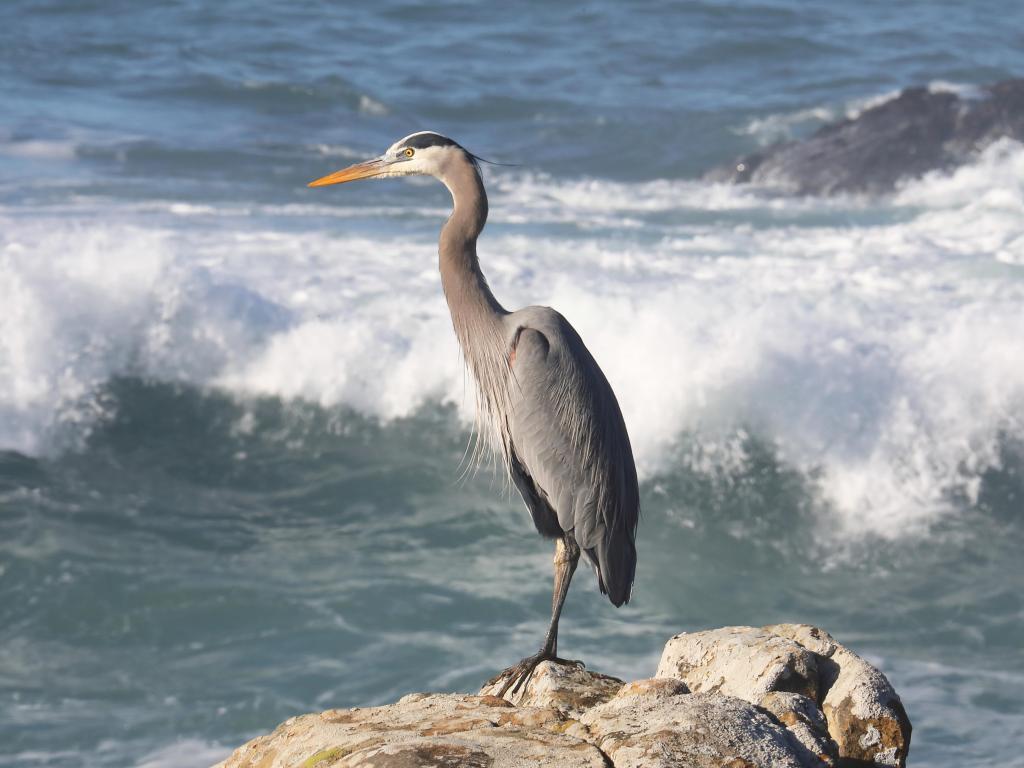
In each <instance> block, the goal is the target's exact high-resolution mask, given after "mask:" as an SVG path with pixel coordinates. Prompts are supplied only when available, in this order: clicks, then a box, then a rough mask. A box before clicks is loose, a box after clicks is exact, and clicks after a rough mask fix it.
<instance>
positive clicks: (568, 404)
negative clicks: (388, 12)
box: [309, 131, 640, 696]
mask: <svg viewBox="0 0 1024 768" xmlns="http://www.w3.org/2000/svg"><path fill="white" fill-rule="evenodd" d="M477 160H478V158H476V157H475V156H474V155H472V154H470V153H469V152H467V151H466V150H465V149H463V148H462V147H461V146H459V145H458V144H457V143H456V142H454V141H452V140H451V139H449V138H447V137H445V136H441V135H440V134H437V133H432V132H430V131H422V132H420V133H414V134H412V135H410V136H406V137H405V138H404V139H401V140H399V141H397V142H395V143H394V144H392V145H391V146H390V147H389V148H388V150H387V152H385V153H384V154H383V155H381V156H380V157H376V158H374V159H372V160H367V161H366V162H363V163H357V164H356V165H353V166H350V167H348V168H345V169H343V170H340V171H337V172H335V173H332V174H330V175H328V176H324V177H323V178H320V179H317V180H316V181H313V182H311V183H310V185H309V186H311V187H323V186H327V185H330V184H341V183H344V182H347V181H355V180H357V179H370V178H387V177H392V176H410V175H424V176H433V177H434V178H436V179H438V180H439V181H441V182H442V183H443V184H444V185H445V186H446V187H448V190H449V191H450V192H451V195H452V201H453V204H454V209H453V211H452V214H451V216H450V217H449V218H448V221H447V222H446V223H445V225H444V227H443V228H442V229H441V238H440V246H439V254H440V269H441V285H442V286H443V287H444V295H445V298H446V299H447V300H448V308H449V310H450V311H451V316H452V324H453V325H454V326H455V335H456V336H457V337H458V340H459V345H460V346H461V347H462V353H463V356H464V357H465V360H466V363H467V365H468V367H469V370H470V372H471V373H472V375H473V379H474V380H475V382H476V393H477V416H478V424H479V425H481V426H482V427H483V429H484V430H485V431H489V432H490V433H491V436H492V437H493V438H495V443H496V444H497V447H498V450H499V452H500V455H501V458H502V459H503V462H504V466H505V468H506V470H507V471H508V473H509V474H510V475H511V478H512V480H513V482H514V483H515V485H516V487H517V488H518V489H519V492H520V493H521V494H522V496H523V500H524V501H525V502H526V506H527V507H528V508H529V510H530V514H531V515H532V516H533V523H534V525H535V526H536V527H537V531H538V532H539V533H540V534H541V536H544V537H545V538H548V539H554V540H555V585H554V595H553V597H552V610H551V623H550V625H549V627H548V631H547V635H546V637H545V639H544V645H543V646H542V647H541V649H540V651H539V652H538V653H535V654H534V655H532V656H528V657H526V658H525V659H523V660H522V661H521V662H519V663H518V664H516V665H513V666H512V667H509V668H508V669H506V670H505V671H504V672H502V673H501V675H498V676H497V677H496V678H494V680H493V681H492V683H496V682H498V681H500V680H502V678H504V679H505V680H504V685H503V686H502V688H501V690H500V695H502V696H504V695H505V693H506V692H508V691H509V690H510V689H511V691H512V693H513V694H514V693H515V692H516V691H517V690H518V689H519V688H520V687H521V686H522V685H524V684H525V683H526V682H527V681H528V680H529V678H530V676H531V675H532V674H533V670H534V669H535V668H536V666H537V665H538V664H539V663H540V662H542V661H545V660H547V661H553V662H556V663H561V664H568V663H575V662H569V661H566V660H564V659H560V658H559V657H558V655H557V650H558V618H559V616H560V614H561V612H562V604H563V603H564V602H565V596H566V593H567V592H568V591H569V582H570V580H571V579H572V575H573V572H574V571H575V570H576V563H577V562H578V561H579V558H580V553H581V552H582V553H583V556H584V557H586V558H587V560H588V561H589V562H590V563H591V565H593V567H594V569H595V570H596V571H597V583H598V587H599V588H600V590H601V593H602V594H606V595H608V599H609V600H611V602H612V604H613V605H615V606H616V607H618V606H620V605H622V604H623V603H625V602H627V601H628V600H629V595H630V591H631V589H632V586H633V576H634V574H635V572H636V545H635V539H636V526H637V520H638V518H639V515H640V498H639V491H638V489H637V479H636V467H635V465H634V463H633V451H632V449H631V448H630V445H629V436H628V435H627V434H626V425H625V423H624V422H623V420H622V412H621V411H620V410H619V404H618V402H617V401H616V400H615V394H614V393H613V392H612V388H611V386H610V385H609V384H608V380H607V379H605V377H604V374H603V373H602V372H601V369H600V368H599V367H598V365H597V363H596V362H595V361H594V358H593V357H592V356H591V354H590V352H589V351H588V350H587V348H586V347H585V346H584V344H583V341H582V340H581V339H580V337H579V335H578V334H577V333H576V331H575V330H574V329H573V327H572V326H571V325H569V322H568V321H567V320H566V319H565V318H564V317H562V316H561V315H560V314H559V313H558V312H556V311H555V310H553V309H551V308H550V307H526V308H525V309H520V310H516V311H515V312H509V311H507V310H506V309H504V308H503V307H502V306H501V304H499V303H498V301H497V299H495V298H494V294H492V293H491V290H490V288H489V287H488V285H487V280H486V279H485V278H484V276H483V273H482V272H481V271H480V263H479V261H478V259H477V253H476V242H477V237H478V236H479V235H480V232H481V230H483V228H484V223H485V222H486V221H487V194H486V192H484V185H483V181H482V180H481V178H480V168H479V165H478V162H477Z"/></svg>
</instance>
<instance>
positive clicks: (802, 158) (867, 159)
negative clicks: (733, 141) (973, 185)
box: [705, 79, 1024, 195]
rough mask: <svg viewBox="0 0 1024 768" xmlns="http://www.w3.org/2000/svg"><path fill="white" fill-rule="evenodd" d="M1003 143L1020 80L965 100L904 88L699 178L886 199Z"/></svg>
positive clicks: (1023, 137)
mask: <svg viewBox="0 0 1024 768" xmlns="http://www.w3.org/2000/svg"><path fill="white" fill-rule="evenodd" d="M1003 138H1008V139H1015V140H1017V141H1024V79H1018V80H1007V81H1004V82H1001V83H996V84H995V85H990V86H986V87H984V88H979V89H977V92H976V93H970V94H966V95H961V94H957V93H951V92H949V91H930V90H928V89H927V88H907V89H906V90H904V91H903V92H902V93H900V95H899V96H898V97H896V98H894V99H891V100H889V101H886V102H884V103H882V104H879V105H877V106H875V107H872V108H870V109H866V110H864V111H863V112H862V113H861V114H859V115H857V116H856V117H854V118H852V119H846V120H841V121H839V122H837V123H833V124H830V125H826V126H823V127H822V128H821V129H820V130H819V131H818V132H817V133H815V134H814V135H813V136H811V137H809V138H807V139H803V140H800V141H792V142H786V143H783V144H776V145H775V146H772V147H768V148H767V149H764V150H761V151H759V152H754V153H752V154H750V155H746V156H745V157H741V158H739V159H738V160H736V161H735V162H732V163H729V164H728V165H726V166H722V167H721V168H716V169H714V170H712V171H709V172H708V173H707V174H706V175H705V178H707V179H709V180H711V181H728V182H732V183H736V184H742V183H746V182H754V183H759V184H767V185H772V186H776V187H781V188H783V189H785V190H787V191H790V192H793V193H796V194H802V195H827V194H834V193H839V192H869V193H879V192H888V191H891V190H892V189H893V188H894V187H895V186H896V184H897V182H899V181H900V180H901V179H907V178H915V177H919V176H921V175H923V174H925V173H927V172H929V171H936V170H949V169H951V168H954V167H956V166H958V165H961V164H963V163H965V162H968V161H970V160H971V159H972V158H974V157H976V156H977V154H978V152H980V151H981V150H982V149H984V148H985V147H987V146H988V145H989V144H992V143H993V142H995V141H997V140H999V139H1003Z"/></svg>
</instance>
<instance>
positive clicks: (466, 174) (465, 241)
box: [438, 160, 507, 357]
mask: <svg viewBox="0 0 1024 768" xmlns="http://www.w3.org/2000/svg"><path fill="white" fill-rule="evenodd" d="M451 165H452V166H453V167H451V168H450V169H448V170H447V172H446V173H445V176H444V178H443V179H442V181H444V184H445V186H447V187H448V190H449V191H450V192H451V193H452V201H453V203H454V209H453V210H452V215H451V216H450V217H449V218H448V221H447V222H445V225H444V227H443V228H442V229H441V240H440V246H439V248H438V252H439V255H440V268H441V285H442V286H443V287H444V295H445V298H446V299H447V300H448V308H449V310H451V314H452V323H453V324H454V325H455V333H456V335H457V336H458V337H459V343H460V345H461V346H462V349H463V352H464V354H466V356H467V357H469V356H470V352H471V347H472V346H473V342H474V341H475V339H476V338H477V337H478V336H479V334H481V333H487V332H489V331H493V330H497V328H498V327H499V326H500V323H501V318H502V317H503V316H504V315H506V314H507V312H506V311H505V309H504V308H503V307H502V306H501V304H499V303H498V300H497V299H496V298H494V294H493V293H491V289H490V287H489V286H488V285H487V279H486V278H485V277H484V275H483V272H481V271H480V261H479V260H478V259H477V255H476V240H477V237H478V236H479V235H480V232H481V231H482V230H483V228H484V224H485V223H486V222H487V193H486V192H485V191H484V184H483V181H482V180H481V178H480V174H479V172H478V171H477V169H476V167H474V165H473V164H472V163H471V162H469V160H460V161H459V162H453V163H451Z"/></svg>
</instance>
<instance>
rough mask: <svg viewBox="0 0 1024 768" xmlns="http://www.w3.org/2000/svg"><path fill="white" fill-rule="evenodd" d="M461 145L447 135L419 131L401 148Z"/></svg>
mask: <svg viewBox="0 0 1024 768" xmlns="http://www.w3.org/2000/svg"><path fill="white" fill-rule="evenodd" d="M457 146H459V145H458V144H456V143H455V142H454V141H452V140H451V139H449V138H448V137H447V136H442V135H441V134H439V133H417V134H416V135H415V136H410V137H409V138H408V139H406V140H405V141H403V142H402V143H401V145H400V146H399V149H404V148H405V147H412V148H413V149H426V148H427V147H457Z"/></svg>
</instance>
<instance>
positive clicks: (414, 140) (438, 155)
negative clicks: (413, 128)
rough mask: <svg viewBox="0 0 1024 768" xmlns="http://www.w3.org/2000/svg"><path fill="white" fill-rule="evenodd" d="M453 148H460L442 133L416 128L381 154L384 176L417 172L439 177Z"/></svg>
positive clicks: (441, 176) (457, 149) (456, 149)
mask: <svg viewBox="0 0 1024 768" xmlns="http://www.w3.org/2000/svg"><path fill="white" fill-rule="evenodd" d="M454 151H461V148H460V147H459V145H458V144H456V143H455V142H454V141H452V140H451V139H449V138H448V137H446V136H442V135H441V134H439V133H434V132H433V131H419V132H417V133H411V134H409V135H408V136H406V137H404V138H402V139H399V140H398V141H396V142H395V143H394V144H392V145H391V146H390V147H388V149H387V151H386V152H385V153H384V155H383V156H382V157H383V159H384V160H385V161H386V162H387V163H388V169H387V172H386V173H385V174H383V175H385V176H409V175H413V174H421V175H425V176H434V177H436V178H439V179H440V178H443V176H444V173H443V171H444V166H445V163H446V161H447V160H448V159H449V158H450V157H451V153H452V152H454Z"/></svg>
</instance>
